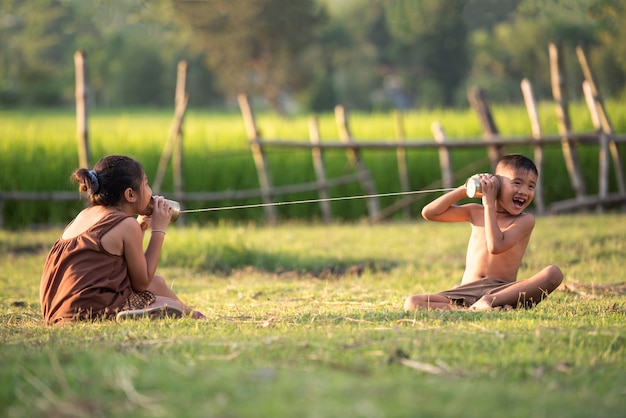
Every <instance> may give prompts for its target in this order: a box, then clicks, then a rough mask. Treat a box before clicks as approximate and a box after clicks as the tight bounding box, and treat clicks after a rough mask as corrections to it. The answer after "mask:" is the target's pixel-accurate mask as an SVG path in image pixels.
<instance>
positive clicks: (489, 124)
mask: <svg viewBox="0 0 626 418" xmlns="http://www.w3.org/2000/svg"><path fill="white" fill-rule="evenodd" d="M467 98H468V100H469V102H470V105H471V106H472V108H473V109H474V111H475V112H476V113H477V114H478V118H479V119H480V123H481V125H482V127H483V136H484V138H485V141H486V142H487V143H489V142H492V141H493V140H494V139H499V137H500V134H499V133H498V128H497V127H496V122H495V121H494V119H493V116H492V115H491V110H490V109H489V103H488V102H487V96H486V94H485V92H484V90H482V89H480V88H478V87H475V88H473V89H470V90H469V91H468V92H467ZM488 154H489V160H490V161H491V169H492V171H495V169H496V164H497V163H498V160H499V159H500V157H501V156H502V146H500V145H490V146H489V147H488Z"/></svg>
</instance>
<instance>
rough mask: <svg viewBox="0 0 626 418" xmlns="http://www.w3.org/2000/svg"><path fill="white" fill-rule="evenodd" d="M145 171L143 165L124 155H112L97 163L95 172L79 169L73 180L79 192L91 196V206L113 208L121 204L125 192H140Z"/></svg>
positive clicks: (75, 172) (73, 175)
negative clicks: (129, 189)
mask: <svg viewBox="0 0 626 418" xmlns="http://www.w3.org/2000/svg"><path fill="white" fill-rule="evenodd" d="M143 176H144V170H143V167H142V165H141V164H140V163H139V162H138V161H136V160H134V159H132V158H130V157H126V156H123V155H110V156H108V157H104V158H102V159H101V160H100V161H98V162H97V163H96V165H95V166H94V168H93V170H87V169H86V168H79V169H78V170H76V171H74V173H73V174H72V179H73V180H75V181H76V182H77V183H78V184H79V191H80V192H81V193H86V194H87V195H88V196H89V203H90V204H91V205H102V206H113V205H116V204H118V203H119V201H120V200H121V199H122V196H123V195H124V190H126V189H127V188H129V187H130V188H131V189H133V190H136V191H138V190H140V188H141V183H142V181H143Z"/></svg>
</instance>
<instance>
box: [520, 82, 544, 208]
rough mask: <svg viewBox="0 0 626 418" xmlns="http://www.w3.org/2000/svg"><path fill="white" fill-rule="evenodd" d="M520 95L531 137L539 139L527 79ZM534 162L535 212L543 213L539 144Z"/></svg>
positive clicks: (535, 109) (539, 130)
mask: <svg viewBox="0 0 626 418" xmlns="http://www.w3.org/2000/svg"><path fill="white" fill-rule="evenodd" d="M521 89H522V95H523V96H524V103H525V104H526V111H527V112H528V118H529V119H530V128H531V131H532V135H533V138H534V139H536V140H540V139H541V124H540V123H539V114H538V113H537V106H536V105H535V97H534V95H533V89H532V86H531V85H530V81H529V80H528V79H526V78H525V79H523V80H522V83H521ZM534 151H535V152H534V154H535V155H534V158H533V160H534V162H535V165H536V166H537V171H539V178H538V179H537V186H536V188H535V207H536V208H537V213H538V214H539V215H543V214H544V213H545V205H544V203H543V186H542V183H543V178H542V171H543V147H542V146H541V144H537V145H535V146H534Z"/></svg>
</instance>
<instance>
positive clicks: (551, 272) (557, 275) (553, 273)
mask: <svg viewBox="0 0 626 418" xmlns="http://www.w3.org/2000/svg"><path fill="white" fill-rule="evenodd" d="M546 269H547V270H548V277H549V280H550V284H552V285H553V286H554V288H555V289H556V288H557V287H559V285H560V284H561V283H562V282H563V272H562V271H561V269H560V268H558V267H557V266H555V265H549V266H548V267H546Z"/></svg>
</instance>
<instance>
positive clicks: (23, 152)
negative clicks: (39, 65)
mask: <svg viewBox="0 0 626 418" xmlns="http://www.w3.org/2000/svg"><path fill="white" fill-rule="evenodd" d="M607 108H608V110H609V114H610V115H611V117H612V120H613V122H614V127H615V130H616V131H617V132H624V131H626V119H625V117H624V115H623V113H624V111H623V107H621V106H619V103H614V102H609V103H608V104H607ZM492 111H493V114H494V119H495V120H496V123H497V125H498V128H499V130H500V133H501V135H502V136H516V137H519V136H528V135H529V133H530V127H529V126H530V124H529V123H528V117H527V115H526V114H525V110H524V108H523V107H520V106H510V105H509V106H505V105H497V106H493V109H492ZM539 112H540V118H541V123H542V127H543V131H544V133H545V134H550V135H554V134H557V133H558V127H557V123H556V117H555V116H554V115H555V112H554V105H553V104H549V103H540V104H539ZM570 114H571V119H572V125H573V126H572V128H573V130H574V131H575V132H592V131H593V127H592V125H591V121H590V119H589V116H588V112H587V111H586V108H585V105H584V104H583V103H573V104H572V105H571V106H570ZM317 117H318V120H319V129H320V136H321V139H322V141H335V142H336V141H339V134H338V130H337V126H336V122H335V118H334V115H333V114H332V113H327V114H321V115H318V116H317ZM348 118H349V119H348V120H349V126H350V129H351V132H352V136H353V137H354V138H355V140H358V141H370V140H371V141H385V140H389V141H395V138H396V132H395V123H396V122H395V117H394V114H393V113H391V112H379V113H358V112H354V113H351V112H348ZM309 119H310V115H297V116H294V117H291V118H280V117H278V116H277V115H273V114H266V113H261V114H259V115H257V125H258V129H259V131H260V133H261V135H262V137H263V138H265V139H285V140H301V141H303V142H308V141H309V140H308V137H309V132H308V129H309V128H308V124H309ZM172 120H173V112H172V111H169V110H157V109H122V110H104V111H103V110H96V111H93V112H91V114H90V119H89V140H90V150H91V152H90V154H91V155H90V156H91V159H92V164H93V163H95V161H97V160H98V159H99V158H101V157H102V156H104V155H107V154H127V155H130V156H132V157H134V158H137V159H138V160H140V161H141V162H142V164H143V165H144V168H145V169H146V173H147V174H148V177H149V178H150V179H154V177H155V175H156V171H157V167H158V164H159V160H160V158H161V154H162V152H163V149H164V146H165V143H166V141H167V138H168V135H169V131H170V128H171V124H172ZM435 121H438V122H439V123H441V124H442V126H443V128H444V130H445V132H446V136H447V137H448V138H449V140H450V141H461V140H463V139H468V138H469V139H479V138H481V135H482V129H481V127H480V124H479V122H478V118H477V117H476V116H475V114H474V113H473V112H472V111H471V110H469V109H459V110H451V109H441V110H430V111H425V110H422V111H407V112H405V113H404V114H403V115H402V124H403V127H404V132H405V133H404V135H405V137H406V138H407V139H412V140H415V139H418V140H430V138H432V133H431V125H432V123H433V122H435ZM183 134H184V142H183V160H184V161H183V182H184V188H185V190H186V191H189V192H207V191H215V192H219V191H226V190H246V189H256V188H258V180H257V176H256V169H255V165H254V161H253V159H252V155H251V153H250V150H249V146H248V138H247V134H246V131H245V126H244V123H243V120H242V118H241V116H240V115H239V114H238V113H218V112H211V111H204V110H196V109H190V110H189V111H188V113H187V115H186V117H185V123H184V131H183ZM0 136H2V138H3V141H2V142H1V143H0V190H3V191H6V190H9V191H13V190H18V191H31V190H36V191H44V190H45V191H50V190H65V191H67V190H74V188H75V185H72V184H71V183H70V182H69V181H68V179H69V176H70V174H71V172H72V171H73V170H74V169H75V168H76V166H77V165H78V151H77V140H76V127H75V120H74V112H73V111H72V110H70V109H65V110H33V111H24V110H2V111H0ZM620 148H621V146H620ZM506 151H507V152H523V153H526V154H527V155H532V153H533V150H532V148H531V147H526V146H524V147H507V149H506ZM265 153H266V155H267V158H268V164H269V167H270V170H271V173H272V180H273V183H274V184H275V185H287V184H294V183H304V182H313V181H315V174H314V170H313V165H312V160H311V155H310V153H309V152H308V151H307V150H305V149H287V148H278V147H267V148H266V150H265ZM579 154H580V160H581V166H582V167H583V170H584V173H583V174H584V177H585V181H586V184H587V188H588V191H589V193H594V192H595V191H597V187H598V186H597V183H598V182H597V173H598V150H597V147H595V146H580V147H579ZM362 156H363V159H364V161H365V163H366V165H367V166H368V168H369V169H370V170H371V172H372V177H373V178H374V180H375V183H376V191H377V192H378V193H393V192H399V191H400V190H401V188H400V181H399V177H398V174H397V172H398V171H397V170H398V169H397V160H396V155H395V150H388V151H387V150H364V151H363V152H362ZM452 160H453V165H454V168H455V170H456V171H458V172H459V173H460V174H459V178H457V179H456V181H457V182H458V183H459V184H460V183H461V182H462V181H464V178H463V175H464V174H461V173H467V175H469V171H471V169H473V168H475V170H476V171H487V170H489V169H490V168H489V162H488V160H487V153H486V150H484V149H471V150H458V151H453V153H452ZM325 164H326V169H327V172H328V176H329V177H330V178H334V177H338V176H342V175H345V174H349V173H352V172H353V168H352V167H351V165H350V163H349V160H348V158H347V157H346V154H345V152H344V151H342V150H327V151H326V152H325ZM407 164H408V167H409V173H410V184H411V187H412V188H413V189H414V190H423V189H429V188H432V187H434V186H435V185H436V184H437V182H438V181H439V180H440V178H441V173H440V169H439V164H438V155H437V151H436V150H434V149H433V150H430V149H429V150H420V149H408V150H407ZM613 174H614V173H613V171H612V172H611V177H610V181H611V184H610V187H611V190H615V188H616V185H615V180H614V175H613ZM543 178H544V179H549V181H546V182H545V183H544V189H545V201H546V204H549V203H551V202H554V201H558V200H563V199H567V198H571V197H573V191H572V187H571V185H570V181H569V178H568V174H567V170H566V168H565V162H564V160H563V156H562V152H561V149H560V146H559V145H558V144H557V145H554V146H549V147H546V148H545V161H544V173H543ZM161 190H162V193H163V194H165V195H166V196H167V195H170V194H171V193H172V191H173V180H172V172H171V167H170V168H168V170H167V172H166V176H165V179H164V184H163V187H162V189H161ZM330 193H331V196H332V197H341V196H358V195H362V194H363V193H364V191H363V190H362V188H361V186H360V185H359V184H351V185H346V186H342V187H337V188H335V189H333V190H331V191H330ZM317 197H318V195H317V193H314V192H310V193H298V194H293V195H289V196H280V197H279V199H280V200H281V201H288V200H306V199H316V198H317ZM396 200H397V199H396V198H394V197H389V198H382V199H381V202H382V205H383V206H387V205H390V204H392V203H393V202H395V201H396ZM259 202H260V199H247V200H245V201H222V202H185V204H186V207H187V208H189V209H198V208H207V207H218V206H231V205H241V204H255V203H259ZM422 202H423V201H421V200H418V201H417V202H416V203H414V204H413V205H412V206H411V211H412V213H413V215H418V214H419V211H420V210H421V206H422ZM81 206H82V203H81V202H79V201H78V200H77V201H76V202H15V201H7V202H4V206H3V209H2V211H3V218H4V222H5V225H6V226H8V227H14V228H16V227H23V226H26V225H31V224H34V223H54V224H63V223H66V222H67V221H69V219H71V214H72V213H74V212H75V211H76V210H77V209H78V208H80V207H81ZM331 206H332V209H333V213H334V216H335V217H336V218H337V219H338V220H349V221H353V220H358V219H361V218H363V217H366V216H367V210H366V206H365V204H364V202H363V199H355V200H346V201H337V202H332V205H331ZM278 212H279V216H280V218H281V219H317V218H319V217H320V211H319V207H318V206H317V205H295V206H284V207H281V208H279V209H278ZM401 216H402V215H400V214H398V215H397V217H401ZM262 219H263V210H262V209H249V210H236V211H218V212H214V213H210V214H207V213H199V214H197V215H195V216H194V217H193V218H191V217H189V219H188V220H189V221H190V222H197V223H199V224H203V223H205V222H220V221H223V220H232V221H244V222H245V221H249V220H252V221H261V220H262Z"/></svg>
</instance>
